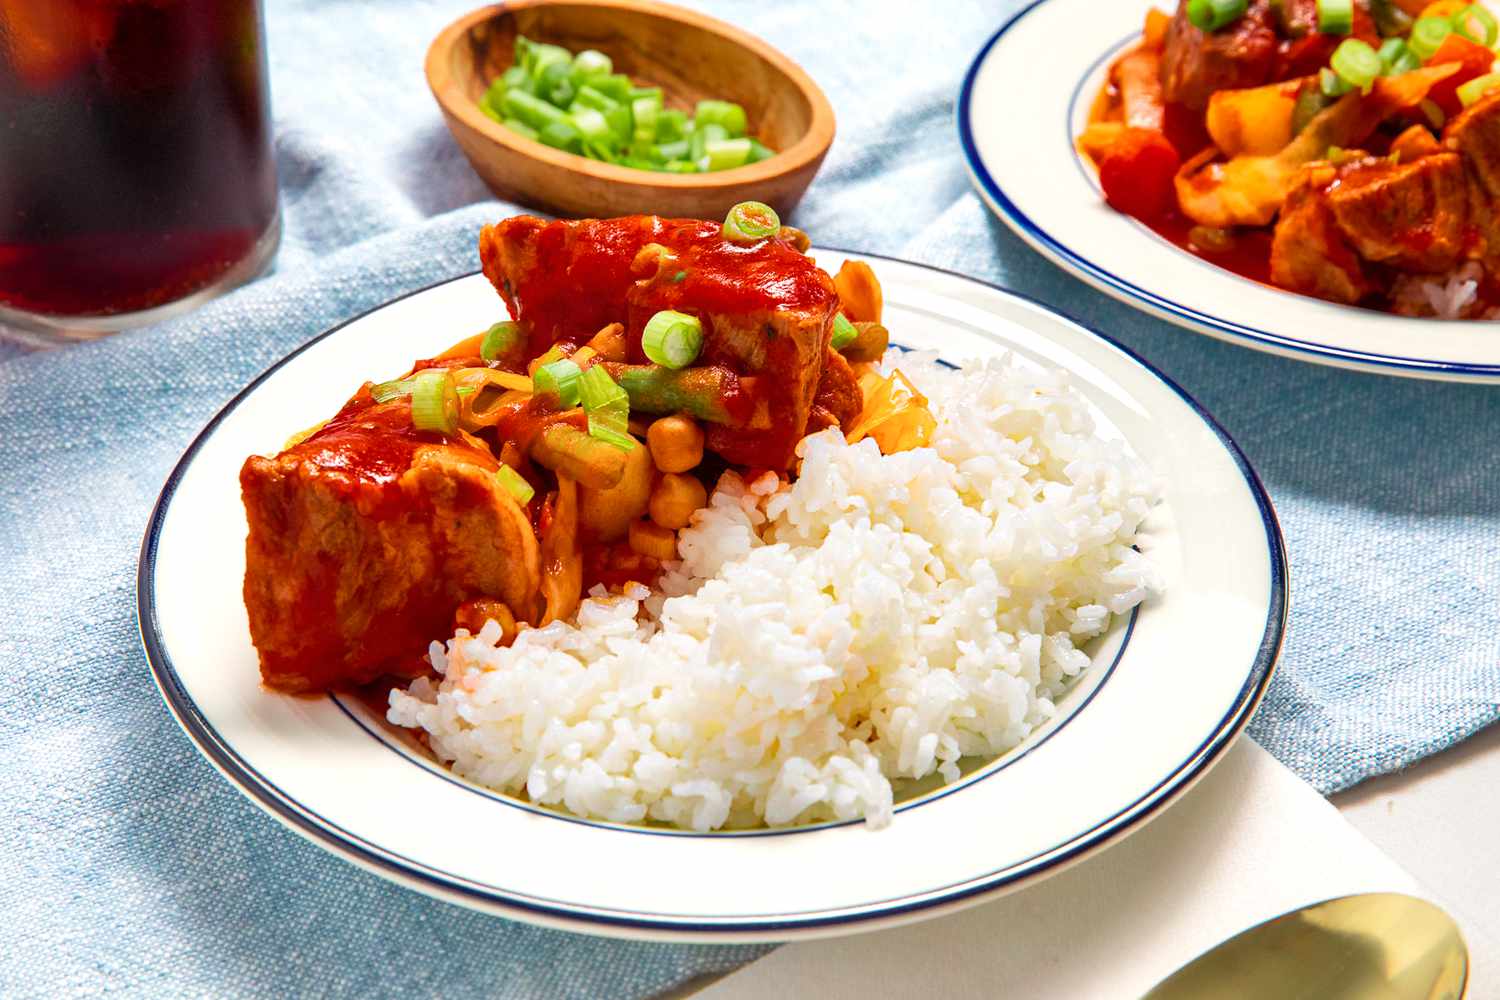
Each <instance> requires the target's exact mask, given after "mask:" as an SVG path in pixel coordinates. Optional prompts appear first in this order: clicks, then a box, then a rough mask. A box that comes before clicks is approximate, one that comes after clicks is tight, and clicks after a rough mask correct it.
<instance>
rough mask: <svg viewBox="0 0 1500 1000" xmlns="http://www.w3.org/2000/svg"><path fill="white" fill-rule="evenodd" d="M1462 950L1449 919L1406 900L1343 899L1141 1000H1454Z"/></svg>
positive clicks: (1266, 930) (1464, 976)
mask: <svg viewBox="0 0 1500 1000" xmlns="http://www.w3.org/2000/svg"><path fill="white" fill-rule="evenodd" d="M1468 978H1469V949H1468V946H1467V945H1466V944H1464V939H1463V934H1462V933H1460V931H1459V929H1458V925H1457V924H1455V923H1454V922H1453V919H1452V918H1451V917H1449V916H1448V914H1446V913H1444V912H1443V911H1442V910H1441V909H1439V908H1438V907H1436V906H1434V905H1433V904H1431V903H1429V902H1427V901H1426V900H1422V899H1416V898H1414V897H1412V896H1405V895H1402V894H1400V893H1393V892H1380V893H1369V894H1366V895H1359V896H1342V897H1340V898H1338V899H1330V900H1327V901H1325V902H1322V903H1316V904H1314V905H1312V906H1307V907H1303V908H1302V909H1300V910H1293V911H1292V912H1291V913H1287V914H1284V915H1282V916H1280V917H1276V918H1275V919H1273V920H1268V921H1266V922H1265V923H1263V924H1259V925H1257V926H1255V927H1252V928H1250V929H1249V930H1247V931H1243V932H1241V933H1240V934H1237V935H1235V936H1234V937H1232V938H1230V939H1229V940H1228V941H1225V942H1224V943H1223V944H1220V945H1218V946H1217V947H1215V948H1212V949H1210V950H1209V951H1207V952H1205V953H1204V954H1202V955H1200V956H1198V957H1197V958H1195V959H1194V960H1193V961H1191V962H1189V963H1188V964H1187V965H1184V966H1183V967H1182V968H1180V969H1178V970H1177V971H1176V972H1174V973H1172V975H1170V976H1168V977H1167V978H1166V979H1164V980H1162V981H1161V982H1160V983H1158V984H1157V985H1156V987H1155V988H1154V989H1152V990H1151V992H1150V993H1147V994H1146V996H1145V997H1144V998H1143V1000H1215V998H1224V1000H1231V998H1232V1000H1272V998H1275V1000H1356V998H1357V1000H1459V998H1461V997H1462V996H1463V995H1464V987H1465V985H1466V983H1467V982H1468Z"/></svg>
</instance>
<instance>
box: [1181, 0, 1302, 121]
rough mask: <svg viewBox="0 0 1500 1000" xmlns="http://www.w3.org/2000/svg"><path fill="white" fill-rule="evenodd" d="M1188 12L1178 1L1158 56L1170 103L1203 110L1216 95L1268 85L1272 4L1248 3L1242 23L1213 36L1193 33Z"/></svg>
mask: <svg viewBox="0 0 1500 1000" xmlns="http://www.w3.org/2000/svg"><path fill="white" fill-rule="evenodd" d="M1187 9H1188V2H1187V0H1181V2H1180V3H1179V4H1178V5H1177V14H1176V15H1175V16H1174V17H1173V18H1172V23H1171V25H1169V26H1168V28H1167V37H1166V41H1165V42H1164V47H1163V50H1162V59H1161V71H1162V89H1163V92H1164V93H1165V95H1166V99H1167V101H1168V103H1171V104H1183V105H1186V106H1187V107H1189V108H1192V109H1194V110H1201V109H1203V108H1206V107H1208V99H1209V98H1210V97H1211V96H1212V95H1213V93H1214V92H1215V91H1217V90H1227V89H1233V88H1238V87H1258V86H1260V85H1261V84H1263V83H1269V82H1270V81H1271V74H1272V72H1273V71H1274V69H1275V65H1276V54H1277V47H1278V46H1279V44H1280V39H1279V38H1278V37H1277V35H1276V26H1275V18H1274V16H1273V14H1272V12H1271V3H1270V0H1252V2H1251V4H1250V9H1249V10H1248V11H1246V12H1245V15H1244V16H1243V17H1241V18H1240V19H1239V20H1237V21H1235V22H1234V23H1233V24H1231V25H1229V26H1228V27H1225V28H1222V29H1220V30H1219V31H1215V32H1204V31H1202V30H1200V29H1199V28H1197V27H1195V26H1194V24H1193V22H1192V20H1191V19H1189V17H1188V11H1187Z"/></svg>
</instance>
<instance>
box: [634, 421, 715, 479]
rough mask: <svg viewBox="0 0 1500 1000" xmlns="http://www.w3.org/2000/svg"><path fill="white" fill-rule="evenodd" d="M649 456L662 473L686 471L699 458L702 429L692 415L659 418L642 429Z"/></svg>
mask: <svg viewBox="0 0 1500 1000" xmlns="http://www.w3.org/2000/svg"><path fill="white" fill-rule="evenodd" d="M646 444H648V445H650V447H651V457H652V458H653V459H654V460H655V461H656V467H657V468H658V469H660V470H661V471H663V472H687V471H688V470H689V469H696V468H697V467H698V463H700V462H702V461H703V429H702V428H701V427H699V426H698V422H697V421H696V420H694V419H693V418H692V417H686V416H683V415H681V414H678V415H676V416H671V417H662V418H661V419H660V420H657V421H655V422H653V423H652V424H651V426H650V427H649V428H647V430H646Z"/></svg>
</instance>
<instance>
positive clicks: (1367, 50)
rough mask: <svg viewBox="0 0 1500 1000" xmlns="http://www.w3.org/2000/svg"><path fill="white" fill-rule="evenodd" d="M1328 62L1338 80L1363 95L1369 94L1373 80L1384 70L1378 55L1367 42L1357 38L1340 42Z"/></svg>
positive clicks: (1383, 64)
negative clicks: (1361, 92)
mask: <svg viewBox="0 0 1500 1000" xmlns="http://www.w3.org/2000/svg"><path fill="white" fill-rule="evenodd" d="M1328 62H1329V66H1330V67H1331V68H1332V69H1333V71H1334V72H1335V73H1337V74H1338V75H1339V78H1340V79H1342V80H1343V81H1344V82H1345V83H1347V84H1348V85H1349V86H1350V87H1357V88H1359V89H1360V90H1361V91H1363V92H1365V93H1369V92H1370V88H1371V87H1372V86H1373V85H1374V84H1375V79H1376V78H1377V77H1379V76H1380V74H1381V71H1382V70H1384V69H1385V63H1383V62H1381V60H1380V53H1378V52H1376V51H1375V50H1374V49H1372V48H1371V47H1370V45H1369V43H1368V42H1362V41H1360V40H1359V39H1358V38H1346V39H1344V40H1343V41H1342V42H1340V43H1339V47H1338V48H1336V49H1334V50H1333V57H1332V58H1331V59H1329V61H1328Z"/></svg>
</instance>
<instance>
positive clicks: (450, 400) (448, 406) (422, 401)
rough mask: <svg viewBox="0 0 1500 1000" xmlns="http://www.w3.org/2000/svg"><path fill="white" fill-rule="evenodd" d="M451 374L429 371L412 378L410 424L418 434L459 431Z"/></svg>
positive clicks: (446, 371) (433, 369)
mask: <svg viewBox="0 0 1500 1000" xmlns="http://www.w3.org/2000/svg"><path fill="white" fill-rule="evenodd" d="M456 389H457V386H455V385H454V383H453V373H452V372H450V371H448V370H447V369H435V368H429V369H427V370H426V371H421V372H417V374H415V375H413V376H412V377H411V424H412V426H413V427H415V428H416V429H417V430H419V431H437V432H438V433H440V434H452V433H453V432H454V431H456V430H458V393H457V392H456V391H455V390H456Z"/></svg>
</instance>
